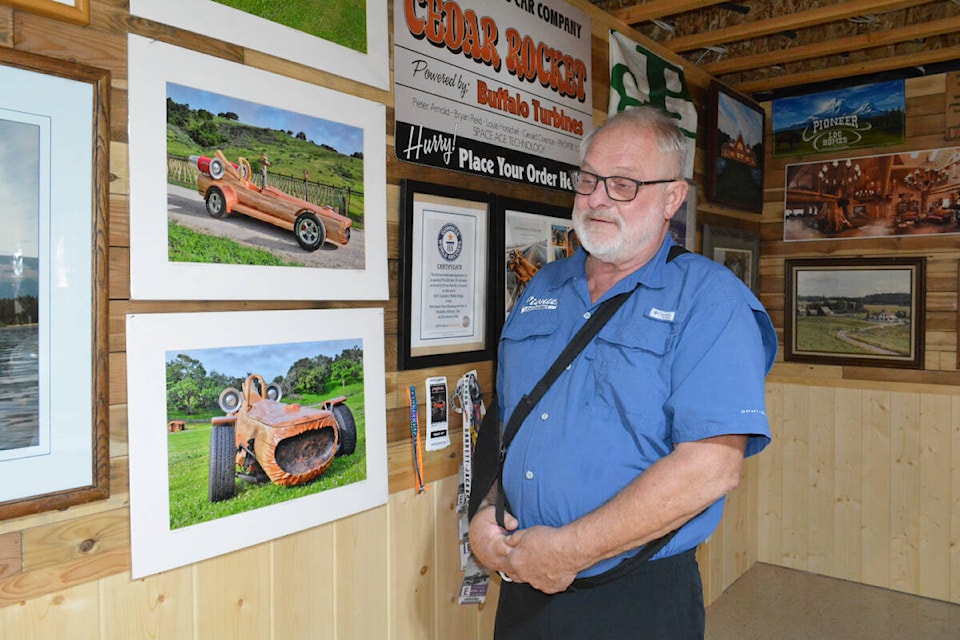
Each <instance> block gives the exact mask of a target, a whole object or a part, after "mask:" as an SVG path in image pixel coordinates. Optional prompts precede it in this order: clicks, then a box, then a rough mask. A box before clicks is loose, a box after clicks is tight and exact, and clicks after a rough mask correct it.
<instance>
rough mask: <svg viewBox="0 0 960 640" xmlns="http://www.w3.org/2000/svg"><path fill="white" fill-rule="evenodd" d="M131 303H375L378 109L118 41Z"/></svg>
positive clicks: (146, 43) (382, 242) (382, 167)
mask: <svg viewBox="0 0 960 640" xmlns="http://www.w3.org/2000/svg"><path fill="white" fill-rule="evenodd" d="M128 50H129V55H130V88H129V102H130V111H131V113H136V114H137V117H136V118H132V119H131V120H130V246H131V252H130V296H131V298H132V299H147V300H198V299H199V300H250V299H252V300H277V299H280V300H304V299H308V300H357V299H361V300H376V299H380V300H385V299H386V298H387V297H388V289H387V258H386V255H387V230H386V129H385V116H386V112H385V108H384V106H383V105H382V104H378V103H374V102H371V101H369V100H365V99H362V98H358V97H355V96H352V95H348V94H343V93H339V92H337V91H332V90H329V89H325V88H323V87H319V86H316V85H313V84H307V83H304V82H300V81H297V80H293V79H290V78H287V77H284V76H279V75H276V74H272V73H269V72H266V71H263V70H260V69H255V68H252V67H249V66H245V65H242V64H237V63H234V62H229V61H226V60H222V59H220V58H214V57H211V56H207V55H204V54H201V53H197V52H195V51H190V50H188V49H182V48H179V47H175V46H173V45H169V44H166V43H162V42H157V41H150V40H147V39H145V38H141V37H139V36H135V35H130V36H129V46H128Z"/></svg>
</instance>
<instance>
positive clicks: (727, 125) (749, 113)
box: [717, 91, 763, 147]
mask: <svg viewBox="0 0 960 640" xmlns="http://www.w3.org/2000/svg"><path fill="white" fill-rule="evenodd" d="M717 128H719V129H720V130H721V131H723V132H724V133H726V134H727V135H728V136H730V137H731V138H733V139H734V140H736V139H737V135H738V134H743V142H744V144H746V145H747V146H748V147H752V146H754V145H757V144H760V143H761V142H763V140H761V135H762V134H763V114H762V113H760V112H759V111H754V110H753V109H751V108H749V107H747V106H745V105H744V104H743V103H741V102H740V101H738V100H734V99H733V98H731V97H730V96H728V95H727V94H725V93H723V92H722V91H721V92H720V93H719V94H718V96H717Z"/></svg>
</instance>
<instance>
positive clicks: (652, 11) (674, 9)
mask: <svg viewBox="0 0 960 640" xmlns="http://www.w3.org/2000/svg"><path fill="white" fill-rule="evenodd" d="M721 2H723V0H650V2H645V3H643V4H635V5H633V6H632V7H627V8H626V9H617V10H616V11H612V12H610V15H612V16H613V17H614V18H617V19H618V20H620V21H622V22H626V23H627V24H639V23H641V22H649V21H650V20H656V19H657V18H662V17H664V16H674V15H677V14H680V13H686V12H687V11H695V10H697V9H705V8H706V7H709V6H711V5H715V4H720V3H721Z"/></svg>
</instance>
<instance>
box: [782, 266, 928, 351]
mask: <svg viewBox="0 0 960 640" xmlns="http://www.w3.org/2000/svg"><path fill="white" fill-rule="evenodd" d="M925 267H926V259H925V258H921V257H898V258H806V259H797V260H787V261H786V263H785V275H786V282H785V288H784V290H785V293H786V305H787V314H786V323H785V324H786V326H785V327H784V329H785V330H784V345H785V350H784V359H785V360H788V361H796V362H813V363H818V364H838V365H856V366H876V367H900V368H905V369H922V368H923V346H924V342H923V340H924V305H925V283H924V272H925Z"/></svg>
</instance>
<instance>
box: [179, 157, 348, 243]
mask: <svg viewBox="0 0 960 640" xmlns="http://www.w3.org/2000/svg"><path fill="white" fill-rule="evenodd" d="M190 162H191V163H195V164H196V165H197V169H198V170H199V171H198V172H197V190H198V191H199V192H200V196H201V197H202V198H203V201H204V202H205V203H206V207H207V213H208V214H210V216H211V217H213V218H217V219H222V218H226V217H227V216H229V215H230V214H231V213H234V212H236V213H242V214H244V215H247V216H250V217H251V218H255V219H257V220H261V221H263V222H266V223H268V224H272V225H274V226H276V227H280V228H281V229H285V230H287V231H292V232H293V234H294V236H295V237H296V239H297V243H299V245H300V246H301V247H303V248H304V249H305V250H307V251H316V250H317V249H319V248H320V247H322V246H323V244H324V242H331V243H333V244H335V245H338V246H344V245H346V244H347V243H348V242H349V241H350V229H351V227H352V225H353V222H352V221H351V220H350V218H348V217H347V216H344V215H341V214H339V213H337V212H336V211H335V210H334V209H332V208H331V207H328V206H325V205H317V204H313V203H312V202H307V201H306V200H302V199H300V198H297V197H294V196H292V195H290V194H288V193H286V192H284V191H281V190H280V189H277V188H276V187H272V186H269V185H267V184H266V175H264V186H263V187H258V186H257V185H256V184H254V183H253V182H252V181H251V179H250V178H251V176H252V170H251V168H250V162H249V161H248V160H247V159H246V158H242V157H241V158H238V159H237V163H236V164H234V163H232V162H229V161H228V160H227V158H226V157H225V156H224V154H223V152H222V151H220V150H219V149H218V150H216V151H215V152H214V157H212V158H211V157H209V156H190ZM260 162H261V165H264V166H268V164H269V163H268V160H267V159H266V158H265V157H263V156H261V158H260Z"/></svg>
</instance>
